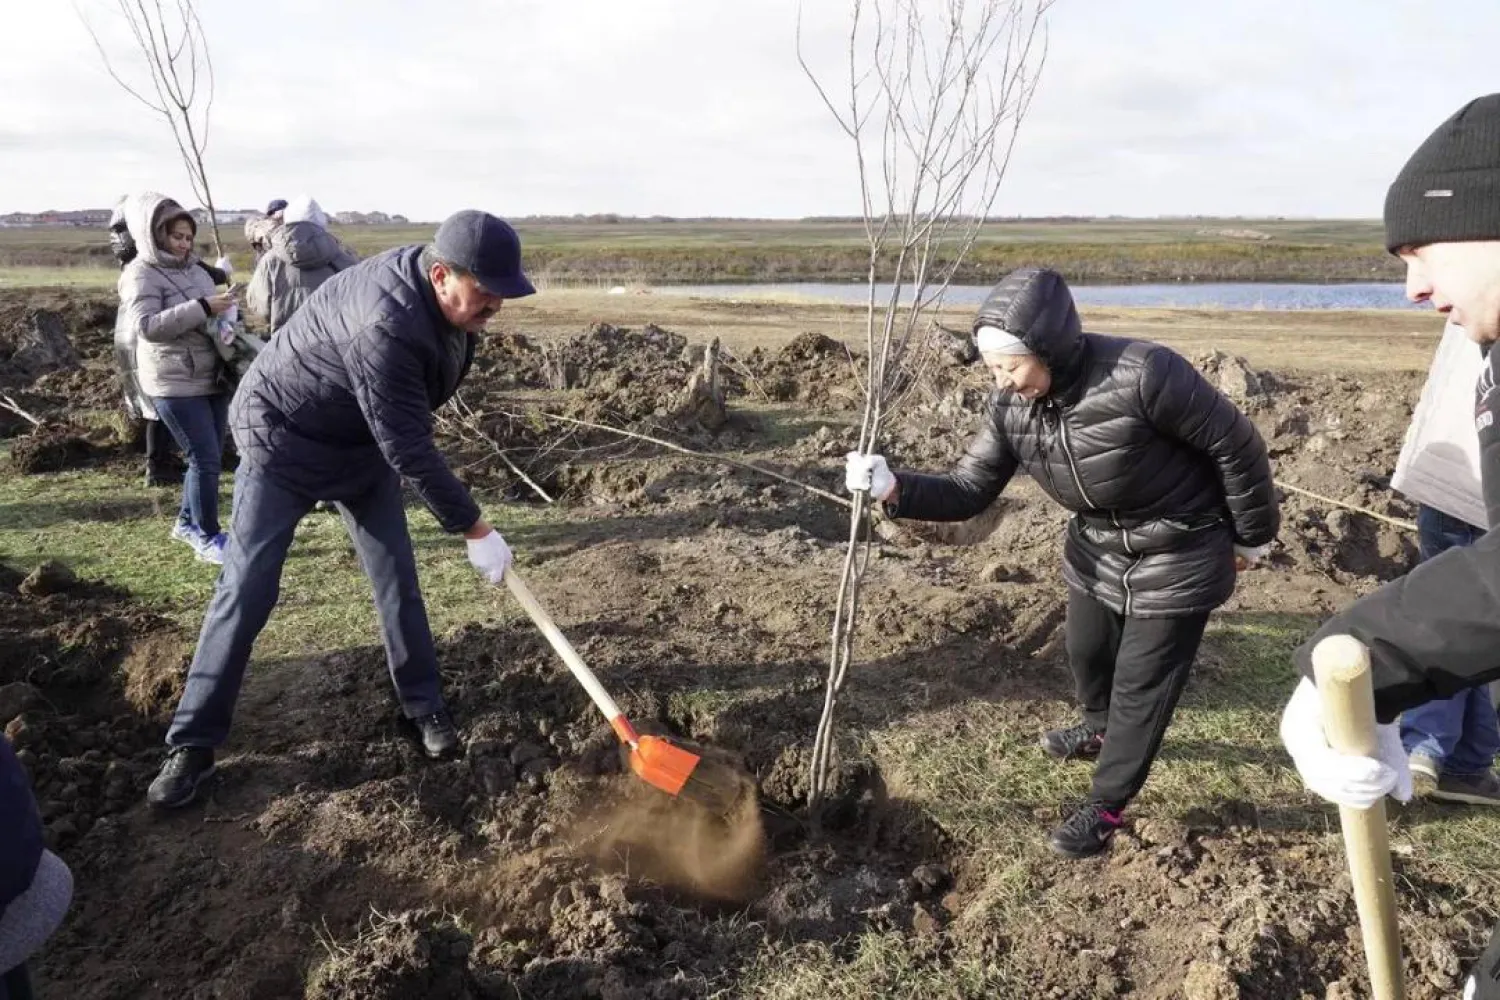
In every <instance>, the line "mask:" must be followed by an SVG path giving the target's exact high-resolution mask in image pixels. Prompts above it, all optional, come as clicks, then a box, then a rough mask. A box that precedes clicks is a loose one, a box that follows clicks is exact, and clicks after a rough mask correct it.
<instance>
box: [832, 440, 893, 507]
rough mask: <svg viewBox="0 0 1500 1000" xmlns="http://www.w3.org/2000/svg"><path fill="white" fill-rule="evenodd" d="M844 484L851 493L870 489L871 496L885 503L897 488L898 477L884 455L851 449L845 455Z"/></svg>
mask: <svg viewBox="0 0 1500 1000" xmlns="http://www.w3.org/2000/svg"><path fill="white" fill-rule="evenodd" d="M844 486H845V487H846V488H848V490H849V492H850V493H856V492H858V491H860V490H869V491H870V496H871V498H873V499H875V500H877V501H879V502H881V503H884V502H885V501H886V499H887V498H889V497H890V495H891V494H892V493H893V492H895V489H896V477H895V475H894V474H893V473H892V472H891V467H890V466H889V465H886V464H885V456H883V455H864V454H861V453H860V452H857V451H851V452H850V453H849V454H848V455H846V456H844Z"/></svg>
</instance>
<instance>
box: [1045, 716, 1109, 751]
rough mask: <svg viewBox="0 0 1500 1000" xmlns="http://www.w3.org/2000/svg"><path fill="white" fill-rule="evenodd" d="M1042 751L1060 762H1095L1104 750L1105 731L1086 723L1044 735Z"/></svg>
mask: <svg viewBox="0 0 1500 1000" xmlns="http://www.w3.org/2000/svg"><path fill="white" fill-rule="evenodd" d="M1042 749H1043V750H1045V751H1046V753H1047V756H1048V757H1056V758H1057V759H1058V760H1094V759H1095V758H1096V757H1098V756H1099V751H1100V750H1102V749H1104V730H1102V729H1095V728H1094V727H1093V726H1090V725H1089V724H1088V723H1086V722H1080V723H1079V724H1078V725H1076V726H1069V727H1068V728H1067V729H1050V730H1048V731H1047V732H1045V733H1043V734H1042Z"/></svg>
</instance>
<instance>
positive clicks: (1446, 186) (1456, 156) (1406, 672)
mask: <svg viewBox="0 0 1500 1000" xmlns="http://www.w3.org/2000/svg"><path fill="white" fill-rule="evenodd" d="M1385 242H1386V249H1388V250H1389V251H1390V252H1391V253H1393V254H1396V255H1397V256H1399V257H1400V258H1401V260H1402V261H1404V262H1405V264H1406V296H1407V298H1409V299H1411V300H1412V301H1413V302H1431V303H1432V304H1433V305H1434V306H1435V307H1436V308H1437V311H1438V312H1439V313H1442V314H1443V315H1445V316H1447V317H1448V319H1449V321H1450V322H1452V323H1454V324H1455V325H1457V326H1460V327H1462V328H1463V330H1464V331H1465V332H1466V333H1467V334H1468V335H1469V339H1471V340H1473V341H1474V342H1475V344H1476V347H1475V350H1477V351H1480V352H1482V353H1483V354H1484V356H1485V364H1484V366H1483V367H1482V368H1481V369H1480V374H1479V380H1478V384H1477V385H1476V386H1475V387H1474V397H1473V403H1474V429H1475V433H1476V434H1478V436H1479V478H1480V484H1481V486H1482V489H1483V493H1484V502H1485V508H1486V511H1487V513H1488V521H1489V525H1490V527H1491V529H1493V528H1494V526H1495V525H1497V524H1500V427H1497V426H1496V424H1497V411H1500V351H1496V350H1495V349H1494V347H1495V344H1496V342H1497V341H1500V94H1489V95H1486V96H1484V97H1480V98H1477V99H1475V100H1473V101H1470V102H1469V103H1468V104H1465V105H1464V106H1463V107H1462V108H1459V109H1458V111H1456V112H1455V113H1454V114H1453V115H1452V116H1451V117H1450V118H1449V119H1448V120H1447V121H1445V122H1443V123H1442V124H1441V125H1439V126H1438V127H1437V129H1436V130H1435V131H1434V132H1433V133H1432V134H1431V135H1429V136H1428V137H1427V139H1426V140H1425V141H1423V143H1422V145H1421V146H1419V147H1417V150H1416V152H1415V153H1413V154H1412V156H1411V159H1410V160H1408V161H1407V163H1406V166H1404V167H1403V168H1402V169H1401V173H1400V174H1398V175H1397V177H1396V180H1395V181H1394V182H1393V183H1392V184H1391V187H1390V189H1389V191H1388V192H1387V193H1386V199H1385ZM1331 635H1351V636H1353V637H1355V638H1356V639H1358V640H1360V642H1362V643H1363V644H1364V645H1365V647H1366V648H1367V649H1368V650H1369V653H1370V672H1371V680H1372V682H1373V685H1374V689H1375V718H1376V720H1377V722H1378V725H1377V726H1376V730H1377V751H1376V755H1375V756H1373V757H1363V756H1356V755H1352V754H1351V755H1345V754H1340V753H1338V752H1336V751H1335V750H1334V749H1333V748H1332V747H1331V746H1329V744H1328V739H1327V737H1326V735H1325V734H1324V729H1323V722H1322V719H1323V706H1322V700H1321V698H1320V697H1319V695H1318V688H1317V685H1316V684H1315V683H1314V682H1313V667H1312V651H1313V649H1314V647H1316V645H1317V644H1318V643H1319V642H1321V641H1322V640H1323V639H1325V638H1327V637H1328V636H1331ZM1296 662H1297V667H1298V669H1299V670H1300V671H1301V673H1302V674H1303V679H1302V681H1301V682H1300V683H1299V684H1298V686H1297V689H1296V691H1295V692H1293V694H1292V697H1291V700H1290V701H1289V702H1287V706H1286V709H1285V711H1284V712H1283V713H1282V717H1281V739H1282V742H1283V743H1285V744H1286V748H1287V750H1288V751H1289V752H1290V754H1291V756H1292V761H1293V763H1295V764H1296V766H1297V771H1298V773H1299V774H1300V775H1301V776H1302V779H1303V781H1304V782H1305V783H1306V784H1307V787H1308V788H1310V789H1311V790H1312V791H1314V792H1316V793H1317V794H1318V795H1321V796H1322V797H1324V798H1326V799H1329V800H1330V801H1333V802H1337V803H1339V804H1340V805H1346V806H1349V807H1351V808H1355V809H1367V808H1369V807H1370V806H1372V805H1373V804H1374V803H1375V802H1377V801H1379V800H1380V799H1381V798H1382V797H1384V796H1385V795H1387V794H1390V795H1394V796H1395V797H1396V798H1398V799H1408V798H1410V797H1411V793H1412V776H1411V771H1410V764H1409V760H1408V758H1407V755H1406V749H1405V747H1404V746H1403V745H1402V742H1401V732H1400V725H1399V722H1398V716H1400V714H1401V713H1402V712H1403V711H1406V710H1408V709H1412V708H1416V707H1417V706H1418V705H1421V704H1424V703H1426V702H1430V701H1433V700H1435V699H1439V698H1448V697H1451V696H1453V695H1455V694H1457V693H1458V692H1460V691H1464V690H1467V689H1469V688H1473V687H1475V686H1477V685H1480V684H1487V683H1489V682H1491V681H1495V680H1500V532H1497V531H1494V530H1490V531H1489V532H1488V533H1486V534H1485V535H1484V536H1483V537H1481V538H1480V539H1479V540H1478V541H1475V542H1473V543H1472V544H1470V545H1462V546H1454V547H1452V548H1449V549H1447V550H1445V551H1443V552H1440V553H1437V554H1435V555H1434V556H1433V557H1432V558H1431V559H1425V560H1423V561H1422V562H1421V563H1419V564H1418V565H1417V567H1416V568H1415V569H1413V570H1412V571H1411V572H1410V573H1408V574H1406V575H1405V576H1403V577H1401V578H1399V579H1397V580H1393V581H1391V582H1390V583H1387V584H1386V585H1385V586H1383V587H1381V588H1380V589H1379V590H1376V591H1375V592H1374V593H1372V594H1369V595H1367V596H1365V597H1363V598H1361V599H1359V600H1358V601H1356V602H1354V603H1353V604H1352V605H1350V606H1349V607H1348V608H1346V609H1345V610H1343V611H1341V612H1339V613H1338V614H1337V615H1335V616H1334V617H1332V618H1330V619H1329V620H1328V621H1326V622H1324V623H1323V626H1322V627H1321V628H1320V629H1319V630H1318V631H1317V633H1316V634H1315V635H1314V636H1313V637H1312V638H1311V639H1310V640H1309V641H1308V642H1307V643H1305V644H1304V645H1302V646H1301V647H1299V648H1298V650H1297V653H1296ZM1464 997H1465V998H1466V1000H1500V925H1497V926H1496V927H1495V931H1494V934H1493V935H1492V937H1491V940H1490V944H1489V947H1488V949H1487V951H1486V953H1485V955H1483V956H1482V957H1481V958H1480V960H1479V961H1478V962H1477V963H1476V964H1475V966H1474V970H1473V973H1472V974H1471V975H1470V978H1469V980H1468V983H1467V985H1466V987H1465V992H1464Z"/></svg>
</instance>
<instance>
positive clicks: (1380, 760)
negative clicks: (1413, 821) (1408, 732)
mask: <svg viewBox="0 0 1500 1000" xmlns="http://www.w3.org/2000/svg"><path fill="white" fill-rule="evenodd" d="M1375 732H1376V736H1377V747H1376V752H1375V756H1374V757H1358V756H1353V755H1350V754H1342V753H1339V752H1338V751H1336V750H1334V749H1333V747H1331V746H1329V745H1328V737H1327V735H1326V734H1325V733H1324V732H1323V699H1322V697H1321V696H1320V695H1319V694H1318V686H1317V685H1316V684H1314V683H1313V682H1312V681H1310V680H1308V679H1307V678H1305V677H1304V678H1303V679H1302V683H1300V684H1298V685H1297V690H1296V691H1295V692H1293V693H1292V700H1291V701H1289V702H1287V703H1286V710H1285V711H1284V712H1282V713H1281V742H1282V743H1284V744H1285V745H1286V748H1287V751H1288V752H1289V753H1290V754H1291V755H1292V763H1293V764H1295V765H1297V773H1298V774H1300V775H1302V781H1303V783H1304V784H1306V785H1307V787H1308V789H1309V790H1310V791H1312V792H1313V793H1314V794H1317V795H1320V796H1322V797H1323V798H1325V799H1327V800H1329V801H1330V802H1336V803H1338V804H1339V805H1341V806H1350V807H1352V808H1354V809H1368V808H1370V807H1371V806H1373V805H1374V804H1375V803H1377V802H1379V801H1380V800H1381V799H1382V798H1384V797H1385V796H1387V795H1392V796H1394V797H1395V798H1397V799H1399V800H1400V801H1402V802H1406V801H1408V800H1409V799H1410V798H1411V767H1410V765H1409V764H1408V763H1407V760H1406V749H1405V747H1403V746H1402V745H1401V727H1400V726H1399V725H1397V724H1396V723H1394V722H1392V723H1387V724H1385V725H1382V726H1376V727H1375Z"/></svg>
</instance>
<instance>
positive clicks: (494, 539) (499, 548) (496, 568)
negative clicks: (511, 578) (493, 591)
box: [465, 530, 513, 584]
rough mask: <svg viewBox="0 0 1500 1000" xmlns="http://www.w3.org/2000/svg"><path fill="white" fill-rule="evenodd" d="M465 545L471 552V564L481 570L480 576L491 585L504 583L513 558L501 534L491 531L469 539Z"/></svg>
mask: <svg viewBox="0 0 1500 1000" xmlns="http://www.w3.org/2000/svg"><path fill="white" fill-rule="evenodd" d="M465 544H466V545H467V547H468V550H469V564H470V565H471V566H473V567H474V568H475V569H477V570H479V575H480V576H482V577H484V578H485V579H486V580H488V581H489V582H490V583H494V584H499V583H502V582H504V580H505V571H506V570H508V569H510V563H511V559H512V558H513V556H512V555H511V551H510V546H509V545H506V544H505V539H504V538H501V537H500V532H498V531H494V530H491V531H490V533H489V534H487V535H482V536H480V537H479V538H470V539H467V540H466V542H465Z"/></svg>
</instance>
